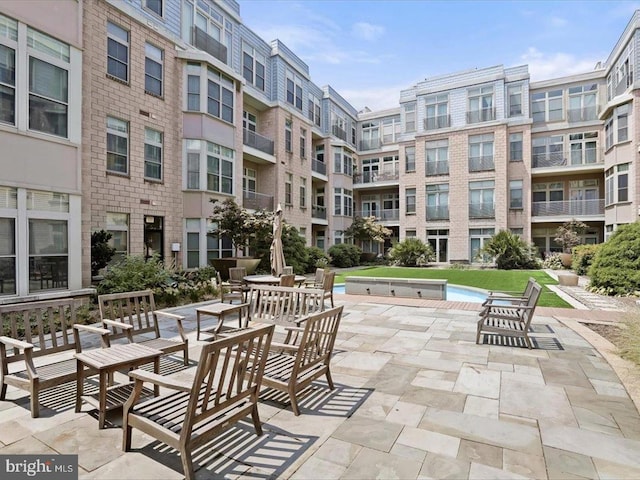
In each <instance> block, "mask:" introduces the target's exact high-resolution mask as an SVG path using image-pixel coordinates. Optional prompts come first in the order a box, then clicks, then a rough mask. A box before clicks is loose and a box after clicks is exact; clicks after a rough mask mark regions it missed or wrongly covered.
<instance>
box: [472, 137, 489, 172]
mask: <svg viewBox="0 0 640 480" xmlns="http://www.w3.org/2000/svg"><path fill="white" fill-rule="evenodd" d="M494 148H495V143H494V135H493V133H485V134H483V135H469V172H484V171H488V170H495V163H494V154H495V152H494Z"/></svg>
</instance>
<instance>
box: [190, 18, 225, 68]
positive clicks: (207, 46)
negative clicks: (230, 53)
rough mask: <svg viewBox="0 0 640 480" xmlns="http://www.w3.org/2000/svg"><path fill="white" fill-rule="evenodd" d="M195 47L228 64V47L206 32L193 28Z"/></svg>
mask: <svg viewBox="0 0 640 480" xmlns="http://www.w3.org/2000/svg"><path fill="white" fill-rule="evenodd" d="M192 39H193V42H192V43H193V45H194V46H195V47H196V48H199V49H200V50H204V51H205V52H207V53H208V54H209V55H212V56H214V57H215V58H217V59H218V60H220V61H221V62H223V63H227V47H225V46H224V45H223V44H222V43H220V42H219V41H218V40H216V39H215V38H213V37H212V36H211V35H209V34H208V33H207V32H205V31H204V30H202V29H200V28H198V27H195V26H194V27H193V32H192Z"/></svg>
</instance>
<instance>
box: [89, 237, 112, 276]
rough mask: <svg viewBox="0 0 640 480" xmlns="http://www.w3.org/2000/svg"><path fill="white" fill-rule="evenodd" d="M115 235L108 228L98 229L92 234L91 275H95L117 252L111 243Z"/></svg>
mask: <svg viewBox="0 0 640 480" xmlns="http://www.w3.org/2000/svg"><path fill="white" fill-rule="evenodd" d="M112 236H113V235H112V234H111V233H109V232H107V231H106V230H98V231H97V232H93V233H92V234H91V276H92V277H95V276H96V275H98V274H99V273H100V270H102V269H103V268H104V267H106V266H107V265H109V262H110V261H111V259H112V258H113V256H114V255H115V253H116V249H115V248H113V247H112V246H111V245H109V240H110V239H111V237H112Z"/></svg>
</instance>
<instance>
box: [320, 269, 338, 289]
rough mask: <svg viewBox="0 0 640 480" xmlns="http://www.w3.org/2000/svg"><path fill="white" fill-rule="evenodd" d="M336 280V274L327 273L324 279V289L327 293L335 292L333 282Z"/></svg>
mask: <svg viewBox="0 0 640 480" xmlns="http://www.w3.org/2000/svg"><path fill="white" fill-rule="evenodd" d="M335 279H336V272H325V274H324V277H323V279H322V289H323V290H324V291H325V293H326V292H331V291H332V290H333V282H334V281H335Z"/></svg>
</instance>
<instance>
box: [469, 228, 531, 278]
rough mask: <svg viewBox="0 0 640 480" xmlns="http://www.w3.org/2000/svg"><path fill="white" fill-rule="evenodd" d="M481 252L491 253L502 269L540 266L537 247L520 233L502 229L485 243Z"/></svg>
mask: <svg viewBox="0 0 640 480" xmlns="http://www.w3.org/2000/svg"><path fill="white" fill-rule="evenodd" d="M479 253H480V254H487V255H490V256H491V257H493V258H494V259H495V262H496V266H497V267H498V268H499V269H501V270H515V269H529V268H538V266H539V265H538V261H537V259H536V253H535V247H534V246H533V245H529V244H528V243H527V242H525V241H524V240H523V239H522V238H520V236H519V235H516V234H515V233H511V232H509V231H507V230H501V231H499V232H498V233H496V234H495V235H494V236H493V237H491V239H490V240H489V241H488V242H487V243H485V244H484V246H483V247H482V248H481V249H480V252H479Z"/></svg>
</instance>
